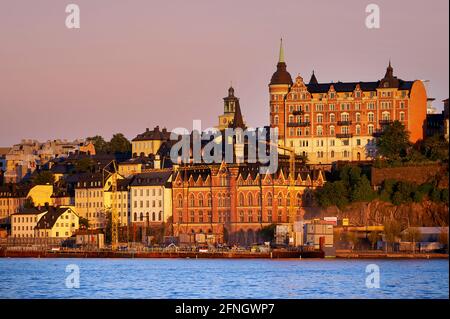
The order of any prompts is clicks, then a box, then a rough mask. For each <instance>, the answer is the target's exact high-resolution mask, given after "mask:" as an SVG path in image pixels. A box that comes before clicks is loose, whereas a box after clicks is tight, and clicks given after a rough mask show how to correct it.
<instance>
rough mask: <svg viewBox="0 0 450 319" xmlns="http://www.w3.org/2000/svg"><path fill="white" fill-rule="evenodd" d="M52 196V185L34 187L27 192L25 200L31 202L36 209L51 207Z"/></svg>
mask: <svg viewBox="0 0 450 319" xmlns="http://www.w3.org/2000/svg"><path fill="white" fill-rule="evenodd" d="M52 195H53V185H35V186H33V187H32V188H31V189H30V191H29V192H28V194H27V198H29V199H31V200H32V201H33V205H34V206H36V207H38V206H45V205H53V200H52Z"/></svg>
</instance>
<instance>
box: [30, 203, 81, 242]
mask: <svg viewBox="0 0 450 319" xmlns="http://www.w3.org/2000/svg"><path fill="white" fill-rule="evenodd" d="M38 219H39V220H38V222H37V225H36V237H40V238H46V237H51V238H68V237H71V236H72V235H73V234H74V233H75V231H76V230H78V228H79V216H78V214H77V213H75V211H74V210H73V209H72V208H70V207H58V208H55V207H49V208H48V209H47V211H46V212H45V214H44V215H42V216H41V217H40V218H38Z"/></svg>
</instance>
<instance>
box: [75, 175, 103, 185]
mask: <svg viewBox="0 0 450 319" xmlns="http://www.w3.org/2000/svg"><path fill="white" fill-rule="evenodd" d="M76 176H77V178H76V182H77V183H79V184H78V185H77V188H89V187H94V188H101V187H103V186H102V185H103V173H82V174H78V175H76ZM93 183H96V184H95V185H94V184H93Z"/></svg>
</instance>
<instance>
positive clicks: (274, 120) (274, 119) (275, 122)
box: [273, 115, 278, 125]
mask: <svg viewBox="0 0 450 319" xmlns="http://www.w3.org/2000/svg"><path fill="white" fill-rule="evenodd" d="M273 124H275V125H278V115H275V116H274V117H273Z"/></svg>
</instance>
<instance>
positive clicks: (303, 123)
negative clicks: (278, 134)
mask: <svg viewBox="0 0 450 319" xmlns="http://www.w3.org/2000/svg"><path fill="white" fill-rule="evenodd" d="M310 125H311V122H289V123H287V126H288V127H296V126H310Z"/></svg>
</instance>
